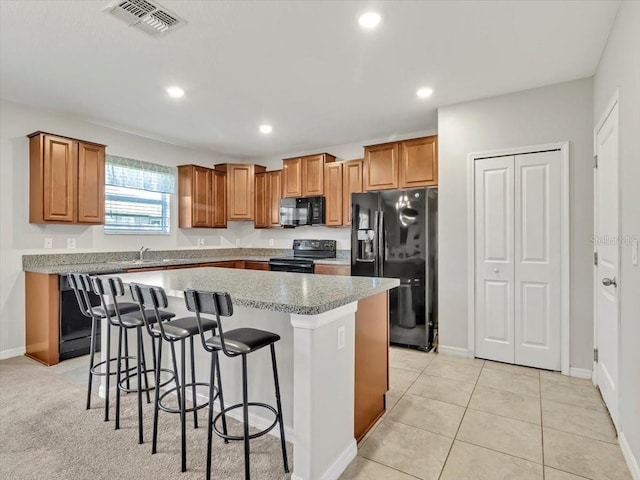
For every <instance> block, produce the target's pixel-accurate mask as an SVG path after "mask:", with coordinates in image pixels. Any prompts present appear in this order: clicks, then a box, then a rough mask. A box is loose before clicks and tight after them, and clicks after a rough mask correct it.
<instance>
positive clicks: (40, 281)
mask: <svg viewBox="0 0 640 480" xmlns="http://www.w3.org/2000/svg"><path fill="white" fill-rule="evenodd" d="M24 283H25V334H26V335H25V336H26V338H25V344H26V355H27V357H30V358H33V359H34V360H37V361H38V362H40V363H43V364H45V365H55V364H57V363H58V361H59V360H58V359H59V352H58V350H59V336H60V333H59V325H58V323H59V322H58V313H59V311H60V295H59V290H58V289H59V287H58V275H49V274H46V273H33V272H26V273H25V282H24Z"/></svg>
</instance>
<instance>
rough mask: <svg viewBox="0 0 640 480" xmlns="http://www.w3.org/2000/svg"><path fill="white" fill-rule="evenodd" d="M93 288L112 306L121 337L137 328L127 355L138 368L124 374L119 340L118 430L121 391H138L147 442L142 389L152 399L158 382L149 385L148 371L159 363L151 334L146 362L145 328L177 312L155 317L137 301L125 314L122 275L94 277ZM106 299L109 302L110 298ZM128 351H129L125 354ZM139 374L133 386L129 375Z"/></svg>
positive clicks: (140, 439)
mask: <svg viewBox="0 0 640 480" xmlns="http://www.w3.org/2000/svg"><path fill="white" fill-rule="evenodd" d="M92 282H93V290H94V292H95V293H96V295H98V296H99V297H100V303H101V305H102V308H103V309H105V310H106V309H108V308H112V309H113V311H114V315H112V316H111V317H109V322H110V323H111V324H112V325H114V326H116V327H119V328H120V332H119V333H120V337H122V333H123V332H124V333H125V342H126V341H127V340H126V332H127V331H128V330H131V329H135V330H136V356H135V357H128V358H130V359H133V358H135V359H136V367H135V372H133V373H132V372H131V371H130V370H129V368H128V364H127V370H126V372H125V374H124V377H123V375H122V341H119V344H118V356H117V363H116V369H117V370H116V427H115V429H116V430H118V429H119V428H120V396H121V395H120V392H125V393H131V392H136V393H137V396H138V443H143V442H144V435H143V421H142V392H145V393H146V396H147V403H151V398H150V397H149V392H150V391H151V390H153V389H154V388H155V384H156V382H154V383H153V385H152V386H151V387H150V386H149V378H148V373H149V372H151V373H153V374H154V375H155V373H156V365H155V342H154V339H153V337H152V339H151V348H152V350H153V362H154V365H153V369H148V368H147V362H146V358H145V353H144V343H143V342H142V328H143V327H144V326H145V325H147V324H150V323H155V322H156V321H165V320H168V319H170V318H173V317H175V314H174V313H171V312H165V311H159V312H158V318H159V320H157V318H156V313H155V312H154V311H152V310H147V311H145V310H139V305H137V304H129V305H135V307H136V310H134V311H131V312H129V313H126V314H123V313H122V312H121V304H120V303H118V297H122V296H124V294H125V290H124V285H123V284H122V280H121V279H120V278H119V277H93V278H92ZM107 299H108V300H109V302H107ZM125 355H126V354H125ZM166 372H168V373H172V372H171V371H169V370H166ZM134 375H135V376H136V380H137V383H136V388H133V389H132V388H131V385H130V379H131V378H132V377H133V376H134ZM143 377H144V387H143V386H142V379H143ZM171 381H173V378H170V379H169V380H167V381H165V383H163V384H161V385H160V386H161V387H162V386H164V385H168V384H169V383H170V382H171Z"/></svg>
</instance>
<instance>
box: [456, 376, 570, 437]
mask: <svg viewBox="0 0 640 480" xmlns="http://www.w3.org/2000/svg"><path fill="white" fill-rule="evenodd" d="M480 386H482V385H480ZM474 391H475V390H474ZM469 403H471V401H469ZM467 408H468V409H469V410H473V411H474V412H480V413H487V414H489V415H495V416H496V417H500V418H506V419H507V420H515V421H516V422H524V423H528V424H529V425H536V426H538V427H540V426H541V425H542V423H535V422H530V421H528V420H522V419H521V418H513V417H508V416H507V415H501V414H499V413H493V412H488V411H486V410H480V409H479V408H473V407H467ZM540 421H541V422H542V420H540ZM567 433H569V432H567Z"/></svg>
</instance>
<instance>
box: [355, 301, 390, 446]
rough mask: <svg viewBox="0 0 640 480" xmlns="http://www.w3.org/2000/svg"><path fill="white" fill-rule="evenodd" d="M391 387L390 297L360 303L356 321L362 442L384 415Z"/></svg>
mask: <svg viewBox="0 0 640 480" xmlns="http://www.w3.org/2000/svg"><path fill="white" fill-rule="evenodd" d="M388 390H389V296H388V293H387V292H383V293H378V294H377V295H373V296H371V297H367V298H363V299H362V300H360V301H359V302H358V310H357V311H356V324H355V392H354V393H355V402H354V403H355V404H354V412H355V413H354V426H353V431H354V436H355V438H356V440H357V441H358V442H360V441H361V440H362V439H363V438H364V436H365V435H366V433H367V432H368V431H369V430H370V429H371V427H373V425H374V424H375V423H376V422H377V421H378V419H379V418H380V417H381V416H382V415H383V414H384V412H385V408H386V404H385V394H386V393H387V391H388Z"/></svg>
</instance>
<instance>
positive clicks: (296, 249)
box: [269, 240, 336, 273]
mask: <svg viewBox="0 0 640 480" xmlns="http://www.w3.org/2000/svg"><path fill="white" fill-rule="evenodd" d="M320 258H336V241H335V240H294V241H293V257H280V258H272V259H270V260H269V270H271V271H274V272H296V273H313V272H314V267H315V264H314V260H317V259H320Z"/></svg>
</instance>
